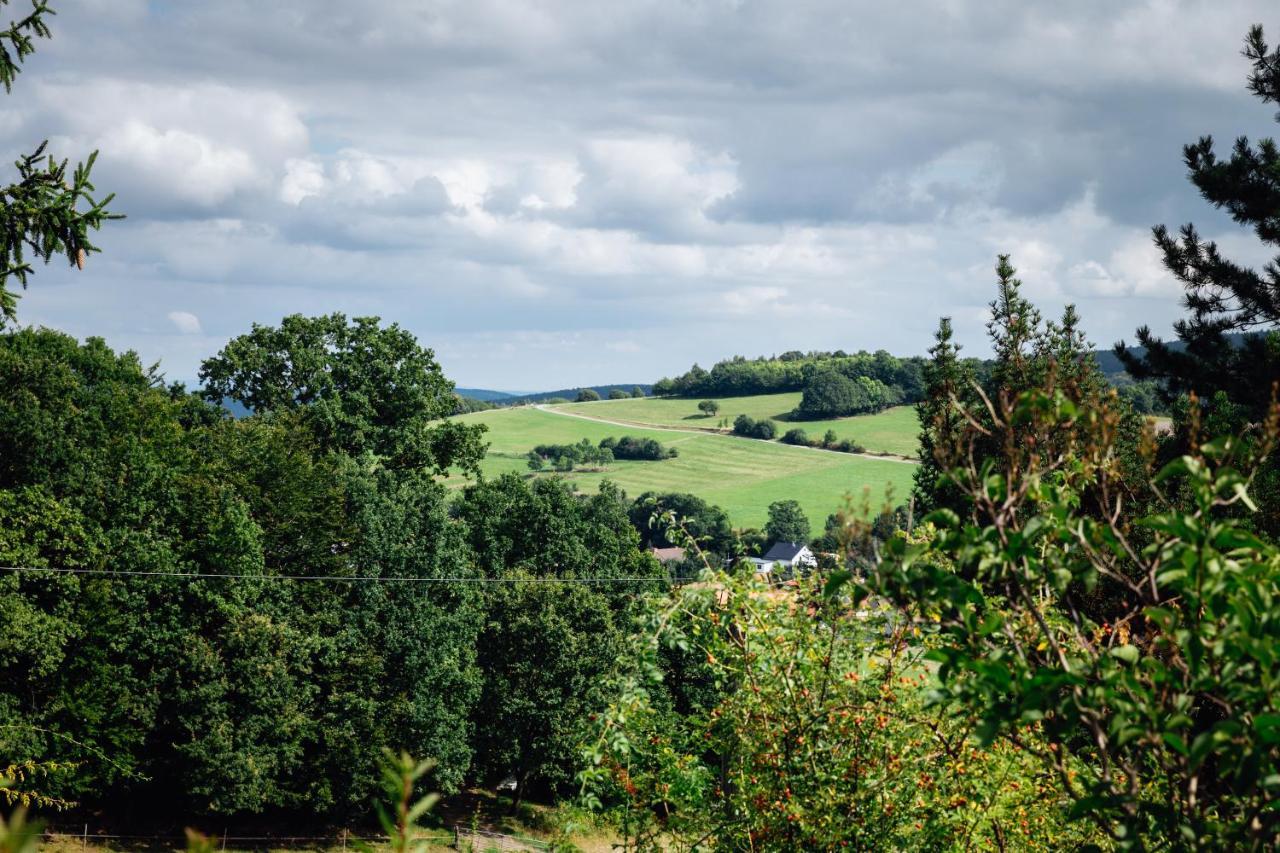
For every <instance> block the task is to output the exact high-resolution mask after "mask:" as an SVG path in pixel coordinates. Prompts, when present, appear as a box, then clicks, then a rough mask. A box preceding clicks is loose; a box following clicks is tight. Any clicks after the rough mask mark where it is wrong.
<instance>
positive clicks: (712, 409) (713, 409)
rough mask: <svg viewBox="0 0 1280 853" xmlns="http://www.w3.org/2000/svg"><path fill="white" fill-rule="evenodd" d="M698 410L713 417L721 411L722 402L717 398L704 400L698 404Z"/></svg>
mask: <svg viewBox="0 0 1280 853" xmlns="http://www.w3.org/2000/svg"><path fill="white" fill-rule="evenodd" d="M698 411H700V412H702V414H703V415H704V416H706V417H708V418H713V417H715V416H716V413H718V412H719V411H720V404H719V403H717V402H716V401H715V400H703V401H702V402H701V403H699V404H698Z"/></svg>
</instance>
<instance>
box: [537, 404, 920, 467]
mask: <svg viewBox="0 0 1280 853" xmlns="http://www.w3.org/2000/svg"><path fill="white" fill-rule="evenodd" d="M534 408H535V409H537V410H538V411H540V412H547V413H548V414H552V415H560V416H561V417H563V418H579V419H581V420H584V421H595V422H596V423H598V424H610V425H611V426H619V427H633V428H635V429H651V430H656V431H658V432H682V433H684V434H685V435H712V436H717V437H719V438H727V439H730V440H734V441H764V440H765V439H762V438H745V437H743V436H740V435H732V434H729V433H723V432H713V431H711V430H707V429H689V428H687V427H673V426H654V425H653V424H644V423H638V422H636V421H613V420H609V419H608V418H596V417H592V416H591V415H584V414H582V413H580V412H565V411H561V410H560V409H556V408H553V407H551V406H544V405H537V406H534ZM769 443H770V444H779V445H781V446H783V447H794V448H795V449H796V450H809V451H812V452H814V453H834V454H836V455H837V456H860V457H862V458H863V459H882V460H884V461H885V462H901V463H903V464H905V465H918V464H920V463H919V461H918V460H916V459H912V458H910V457H908V456H898V455H896V454H892V453H886V454H883V455H882V454H879V453H844V452H842V451H839V450H828V449H827V448H825V447H805V446H804V445H802V444H782V442H780V441H770V442H769Z"/></svg>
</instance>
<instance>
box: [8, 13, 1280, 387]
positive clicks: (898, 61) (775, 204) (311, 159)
mask: <svg viewBox="0 0 1280 853" xmlns="http://www.w3.org/2000/svg"><path fill="white" fill-rule="evenodd" d="M21 5H24V4H23V3H21V0H15V5H14V6H13V9H15V10H16V9H17V8H19V7H20V6H21ZM54 5H55V8H57V9H58V10H59V13H60V14H59V15H58V17H57V18H56V19H54V22H53V25H54V40H53V41H52V42H48V43H45V44H43V45H42V47H41V52H40V53H39V54H37V56H36V57H35V58H33V59H32V60H31V61H30V62H29V63H28V67H27V70H26V71H25V72H24V73H23V75H22V76H21V78H20V79H19V81H18V84H17V85H16V86H15V88H14V91H13V94H11V95H9V96H7V97H4V96H0V107H3V108H2V109H0V145H2V146H3V147H4V150H5V151H6V152H8V157H9V160H12V158H13V156H16V154H17V153H19V152H20V151H21V150H23V149H27V148H30V147H31V145H32V144H33V143H35V142H38V141H39V140H40V139H42V138H46V137H48V138H50V139H51V144H52V147H53V149H54V150H55V151H56V152H58V153H59V154H60V155H69V156H72V157H75V156H78V155H83V154H85V153H87V152H88V151H89V150H91V149H93V148H99V149H101V152H102V153H101V155H100V158H99V165H98V168H97V171H96V178H97V183H98V186H99V188H102V189H108V190H112V191H114V192H116V194H117V199H118V200H117V202H116V205H115V206H116V207H117V208H119V209H120V210H122V211H124V212H126V213H127V214H128V217H129V218H128V219H127V220H125V221H123V222H118V223H112V224H111V225H110V226H109V227H108V229H107V230H105V231H104V232H103V233H102V234H101V235H100V240H99V243H100V245H101V246H102V248H103V249H104V253H103V254H102V255H98V256H94V257H93V258H92V259H91V263H90V264H89V265H88V266H87V267H86V269H85V270H84V271H83V272H79V273H77V272H74V271H72V270H68V269H64V268H63V267H62V266H59V265H54V266H50V267H49V268H47V269H42V270H40V271H39V272H38V275H37V277H36V278H34V279H33V280H32V286H31V289H30V290H29V291H27V293H26V295H25V296H24V298H23V299H22V301H21V303H20V309H19V310H20V318H21V319H22V320H23V321H24V322H27V323H33V324H43V325H48V326H52V327H56V328H59V329H64V330H66V331H68V332H71V333H73V334H75V335H78V336H87V335H100V336H103V337H105V338H106V339H107V340H108V341H109V342H110V343H112V344H113V345H115V346H118V347H121V348H126V347H127V348H132V349H135V350H137V351H138V352H139V354H140V355H141V356H142V357H143V358H144V359H145V360H147V361H148V362H150V361H155V360H160V361H161V362H162V365H163V367H164V369H165V371H166V373H167V374H168V375H169V376H170V378H176V379H184V380H190V379H192V378H194V376H195V374H196V370H197V368H198V365H199V362H200V359H201V358H203V357H205V356H207V355H209V354H211V353H213V352H215V351H216V350H217V349H218V348H219V347H220V346H221V345H222V344H223V343H224V342H225V341H226V340H227V339H228V338H229V337H231V336H233V335H236V334H239V333H241V332H244V331H246V330H248V328H249V326H250V324H252V323H254V322H259V323H272V322H275V321H277V320H279V318H280V317H282V316H284V315H285V314H288V313H293V312H302V313H307V314H319V313H325V312H330V311H344V312H347V313H348V314H352V315H360V314H377V315H380V316H382V317H383V318H385V319H388V320H395V321H397V322H399V323H400V324H402V325H404V326H406V327H408V328H409V329H411V330H412V331H414V332H415V333H416V334H417V335H418V336H419V338H420V339H421V340H422V342H423V343H424V344H426V345H428V346H431V347H433V348H434V349H435V351H436V353H437V355H438V357H439V358H440V360H441V362H442V363H443V364H444V366H445V368H446V372H447V373H448V374H449V375H450V377H451V378H453V379H455V380H456V381H457V382H458V383H459V384H460V385H468V386H484V387H495V388H503V389H523V390H530V389H542V388H555V387H562V386H573V385H582V384H594V383H603V382H614V381H617V382H647V381H653V380H654V379H656V378H658V377H660V376H662V375H665V374H671V373H674V372H677V371H680V370H683V369H684V368H685V367H687V366H688V365H689V364H690V363H692V362H693V361H695V360H696V361H700V362H702V363H703V364H704V365H706V364H709V363H711V362H714V361H716V360H718V359H720V358H723V357H726V356H729V355H732V354H734V353H742V354H746V355H756V354H767V353H771V352H781V351H784V350H788V349H835V348H843V349H846V350H856V349H878V348H884V349H888V350H890V351H891V352H894V353H897V354H903V355H906V354H914V353H921V352H923V351H924V349H925V348H926V347H927V346H928V344H929V342H930V337H931V334H932V331H933V329H934V328H935V326H936V323H937V319H938V317H939V316H940V315H943V314H948V315H951V316H953V317H954V318H955V322H956V325H957V327H958V330H959V337H960V338H961V339H962V340H963V341H964V342H965V343H966V344H967V345H968V348H969V352H971V353H974V354H981V353H983V352H984V350H985V347H984V342H983V319H984V313H985V305H986V302H987V301H988V300H989V299H990V298H991V293H992V287H993V285H992V281H993V276H992V273H991V267H992V265H993V263H994V260H995V255H996V253H997V252H1001V251H1007V252H1011V253H1013V255H1014V263H1015V265H1016V266H1017V267H1018V268H1019V269H1020V271H1021V273H1022V278H1023V280H1024V281H1025V283H1026V286H1027V290H1028V292H1029V293H1030V294H1031V295H1032V296H1033V297H1034V298H1035V299H1036V300H1037V301H1038V302H1039V303H1040V304H1041V306H1042V307H1043V308H1044V309H1045V310H1046V311H1048V312H1056V311H1057V310H1059V309H1060V308H1061V306H1062V305H1063V304H1065V303H1067V302H1075V303H1076V304H1077V305H1078V306H1079V308H1080V310H1081V312H1082V314H1083V316H1084V319H1085V323H1086V328H1087V329H1088V331H1089V333H1090V337H1091V338H1092V339H1093V340H1094V341H1095V342H1097V343H1099V344H1103V345H1109V344H1110V343H1112V342H1114V341H1115V340H1116V339H1118V338H1120V337H1126V336H1127V337H1130V338H1131V337H1132V332H1133V328H1134V327H1135V326H1136V325H1137V324H1139V323H1141V322H1148V323H1150V324H1151V325H1152V326H1153V327H1155V328H1157V329H1161V330H1164V329H1167V328H1168V326H1169V324H1170V323H1171V322H1172V321H1173V319H1175V318H1176V317H1177V316H1179V315H1180V313H1181V312H1180V309H1179V306H1178V301H1177V298H1178V291H1177V288H1176V286H1175V285H1174V284H1173V282H1172V281H1171V280H1170V279H1169V278H1168V277H1167V276H1166V275H1165V274H1164V273H1163V272H1162V270H1161V268H1160V266H1159V263H1158V259H1157V258H1156V256H1155V254H1154V252H1153V250H1152V248H1151V244H1150V234H1149V229H1150V226H1151V225H1152V224H1154V223H1157V222H1169V223H1170V224H1175V225H1176V224H1179V223H1181V222H1184V221H1187V220H1190V219H1194V220H1195V221H1196V222H1197V223H1198V224H1199V225H1200V226H1201V228H1202V230H1203V231H1205V232H1206V233H1208V234H1210V235H1213V236H1216V237H1219V238H1221V240H1222V242H1223V243H1224V244H1225V245H1227V246H1229V247H1231V249H1232V251H1233V252H1235V253H1237V254H1238V255H1240V256H1242V257H1246V258H1256V257H1258V255H1259V252H1258V249H1257V247H1256V246H1255V245H1254V244H1253V241H1252V240H1251V239H1250V237H1249V235H1248V234H1247V233H1245V232H1242V231H1240V230H1239V229H1238V228H1236V227H1235V226H1233V225H1232V224H1231V223H1230V222H1229V221H1226V220H1225V219H1224V218H1223V217H1221V216H1220V215H1218V214H1215V213H1213V212H1212V211H1210V210H1209V209H1208V208H1207V207H1206V206H1205V205H1204V204H1203V203H1202V202H1201V201H1200V200H1199V199H1198V197H1197V196H1196V194H1195V191H1194V189H1193V188H1192V187H1190V185H1189V184H1187V182H1186V180H1185V177H1184V172H1183V167H1182V163H1181V146H1182V145H1183V144H1184V143H1186V142H1189V141H1192V140H1194V139H1195V138H1196V137H1198V136H1199V135H1201V134H1203V133H1212V134H1214V135H1215V137H1217V138H1219V139H1222V140H1226V141H1229V140H1230V139H1232V138H1234V137H1235V136H1236V135H1238V134H1242V133H1244V134H1249V135H1251V136H1258V135H1263V134H1269V133H1273V132H1274V129H1275V124H1274V123H1273V120H1272V112H1273V110H1272V109H1271V108H1268V107H1266V106H1263V105H1260V104H1258V103H1256V102H1255V101H1253V100H1252V99H1251V98H1250V97H1249V96H1248V95H1247V93H1246V92H1245V90H1244V76H1245V73H1246V71H1247V66H1246V63H1245V62H1244V60H1243V59H1242V58H1241V57H1240V55H1239V50H1240V47H1241V43H1242V39H1243V36H1244V34H1245V32H1246V30H1247V28H1248V26H1249V25H1250V24H1252V23H1255V22H1258V23H1263V24H1266V25H1270V26H1272V27H1274V28H1275V29H1274V34H1275V35H1277V36H1280V10H1277V8H1276V6H1275V5H1274V0H1249V2H1244V0H1242V1H1241V2H1229V1H1228V0H1209V2H1175V0H1160V1H1159V2H1116V0H1082V2H1073V3H1058V2H1026V0H934V2H923V0H918V1H917V2H906V3H885V2H875V3H872V2H851V0H843V2H825V1H824V0H819V2H801V0H778V2H772V0H768V1H767V2H766V0H662V2H648V0H629V2H618V3H614V2H595V0H593V2H585V0H578V2H554V0H550V1H549V2H497V0H452V1H451V0H380V2H377V3H368V4H366V3H355V2H351V0H271V2H269V3H263V2H248V0H218V2H208V0H191V2H180V0H171V1H170V2H162V0H152V2H146V0H61V2H57V3H55V4H54ZM1268 12H1270V13H1271V14H1270V16H1268V15H1267V14H1266V13H1268ZM8 14H9V15H12V14H14V12H13V11H10V12H9V13H8Z"/></svg>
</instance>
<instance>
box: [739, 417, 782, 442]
mask: <svg viewBox="0 0 1280 853" xmlns="http://www.w3.org/2000/svg"><path fill="white" fill-rule="evenodd" d="M733 434H734V435H741V436H744V437H746V438H762V439H765V440H766V441H772V440H773V439H774V438H775V437H776V436H777V434H778V427H777V426H776V425H775V424H774V422H773V421H758V420H756V419H755V418H753V417H750V416H749V415H738V416H737V417H736V418H734V419H733Z"/></svg>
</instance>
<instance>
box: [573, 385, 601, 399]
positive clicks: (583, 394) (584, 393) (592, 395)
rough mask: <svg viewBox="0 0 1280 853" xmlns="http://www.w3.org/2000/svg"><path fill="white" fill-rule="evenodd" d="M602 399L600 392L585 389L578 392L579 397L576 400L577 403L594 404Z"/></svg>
mask: <svg viewBox="0 0 1280 853" xmlns="http://www.w3.org/2000/svg"><path fill="white" fill-rule="evenodd" d="M599 399H600V394H599V392H597V391H595V390H593V389H591V388H583V389H582V390H581V391H579V392H578V396H577V397H576V398H575V399H574V402H575V403H594V402H595V401H596V400H599Z"/></svg>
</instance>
